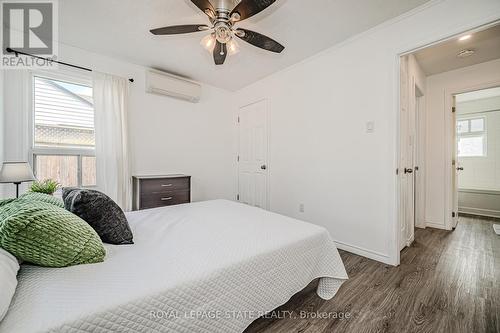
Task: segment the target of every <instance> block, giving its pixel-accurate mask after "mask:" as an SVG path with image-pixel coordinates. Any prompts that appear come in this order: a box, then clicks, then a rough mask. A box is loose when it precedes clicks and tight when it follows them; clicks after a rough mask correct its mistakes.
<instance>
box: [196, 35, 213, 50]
mask: <svg viewBox="0 0 500 333" xmlns="http://www.w3.org/2000/svg"><path fill="white" fill-rule="evenodd" d="M200 44H201V45H202V46H203V48H205V50H207V51H208V52H210V53H212V52H213V51H214V48H215V36H214V35H213V34H210V35H207V36H205V37H203V39H202V40H201V43H200Z"/></svg>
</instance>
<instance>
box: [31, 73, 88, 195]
mask: <svg viewBox="0 0 500 333" xmlns="http://www.w3.org/2000/svg"><path fill="white" fill-rule="evenodd" d="M35 77H42V78H48V79H52V80H58V81H63V82H68V83H76V84H81V85H86V86H90V87H92V86H93V84H92V77H91V76H90V75H85V74H82V73H81V72H76V71H71V70H58V71H57V72H55V71H44V70H31V71H30V75H29V80H28V87H29V88H28V89H29V90H28V91H29V103H28V104H29V105H28V109H29V117H28V125H29V126H28V127H29V133H28V142H29V160H30V164H31V166H32V168H33V173H35V177H36V158H35V156H36V155H41V156H43V155H59V156H77V157H78V171H77V178H78V184H77V186H78V187H84V186H83V185H82V170H81V165H82V157H84V156H90V157H95V156H96V153H95V149H85V148H54V147H35V136H34V133H35V109H34V105H35V103H34V101H35V89H34V82H35V81H34V78H35ZM85 187H87V188H92V187H96V186H85Z"/></svg>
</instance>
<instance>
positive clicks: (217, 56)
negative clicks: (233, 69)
mask: <svg viewBox="0 0 500 333" xmlns="http://www.w3.org/2000/svg"><path fill="white" fill-rule="evenodd" d="M226 56H227V47H226V44H222V43H219V42H218V41H217V44H215V48H214V61H215V64H216V65H222V64H224V61H226Z"/></svg>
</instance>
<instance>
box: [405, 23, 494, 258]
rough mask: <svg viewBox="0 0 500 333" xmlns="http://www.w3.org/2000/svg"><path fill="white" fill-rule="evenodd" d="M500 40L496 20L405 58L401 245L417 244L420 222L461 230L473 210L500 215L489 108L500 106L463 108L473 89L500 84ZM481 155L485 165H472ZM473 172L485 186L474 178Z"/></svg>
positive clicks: (476, 91)
mask: <svg viewBox="0 0 500 333" xmlns="http://www.w3.org/2000/svg"><path fill="white" fill-rule="evenodd" d="M499 43H500V22H493V23H491V24H488V25H485V26H484V27H479V28H477V29H474V30H470V31H466V32H463V33H460V34H458V35H455V36H453V37H450V38H448V39H446V40H443V41H441V42H438V43H435V44H432V45H428V46H425V47H422V48H419V49H417V50H413V51H410V52H409V53H406V54H403V55H401V57H400V75H401V77H400V95H399V96H400V99H399V103H400V112H399V119H398V122H399V134H398V138H399V155H398V166H397V172H396V173H397V184H398V187H397V189H398V191H399V193H398V196H397V200H398V201H397V205H398V215H397V217H398V219H399V223H398V229H397V230H396V237H398V238H399V240H398V242H397V243H396V244H397V245H399V250H402V249H403V248H405V247H406V246H409V245H411V243H412V241H413V239H414V228H415V227H417V228H428V227H430V228H436V229H444V230H453V229H454V228H456V227H457V223H458V221H459V215H460V214H466V213H467V214H472V213H475V214H477V213H481V216H488V217H490V218H491V217H500V185H498V183H499V182H500V180H499V179H500V168H499V167H498V166H499V165H500V162H491V161H488V159H489V153H490V152H492V151H498V148H499V147H500V143H499V144H498V145H495V143H494V142H492V141H491V140H492V137H490V135H491V133H492V132H495V133H500V127H496V128H495V127H491V128H490V127H489V126H490V125H491V126H494V125H493V124H489V125H488V123H489V122H490V121H489V120H488V119H485V116H484V114H481V112H484V111H489V114H494V110H493V109H496V108H498V107H496V106H492V105H491V104H489V109H488V110H485V109H483V110H480V111H477V110H476V111H475V112H479V113H477V114H475V115H474V111H469V113H468V114H467V115H463V114H462V111H461V110H462V109H463V105H464V104H463V103H464V100H467V103H469V104H470V103H471V101H472V98H473V97H472V96H471V95H470V94H476V95H481V96H483V97H484V94H485V91H483V90H485V89H491V88H498V87H500V71H499V70H498V68H500V48H498V45H500V44H499ZM467 94H469V95H467ZM476 97H477V96H476ZM489 98H493V96H491V91H490V96H489ZM489 102H491V100H490V101H489ZM485 103H486V102H485V101H484V100H483V104H485ZM464 112H465V111H464ZM483 118H484V119H483ZM415 119H416V120H415ZM460 126H461V127H460ZM460 128H462V129H460ZM471 129H473V130H472V131H471ZM459 130H461V131H463V132H461V133H458V131H459ZM466 131H468V132H466ZM494 136H495V134H493V137H494ZM466 149H469V150H471V149H472V150H475V151H473V152H471V153H466V152H465V151H466ZM464 154H477V155H479V156H475V157H473V156H464ZM474 159H476V160H481V163H479V164H476V166H472V165H470V163H471V162H472V160H474ZM471 175H473V177H475V178H476V179H478V178H480V182H481V183H480V185H479V186H478V185H474V186H472V185H470V183H469V184H467V182H468V181H469V180H470V179H471V177H472V176H471ZM488 175H489V176H488ZM493 175H494V176H493ZM487 184H490V185H487ZM491 184H494V186H493V185H491ZM479 198H481V199H479ZM479 202H481V204H479Z"/></svg>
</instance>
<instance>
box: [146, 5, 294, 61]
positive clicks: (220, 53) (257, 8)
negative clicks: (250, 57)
mask: <svg viewBox="0 0 500 333" xmlns="http://www.w3.org/2000/svg"><path fill="white" fill-rule="evenodd" d="M213 1H214V3H215V6H214V5H213V4H212V2H210V1H209V0H191V2H193V3H194V4H195V5H196V7H198V8H199V9H201V10H202V11H203V12H204V13H205V14H206V15H207V16H208V19H209V20H210V25H205V24H190V25H175V26H169V27H164V28H158V29H153V30H151V33H152V34H154V35H177V34H185V33H192V32H201V31H209V30H211V31H212V32H211V33H210V35H208V36H206V37H205V38H203V40H202V45H203V46H204V47H205V48H206V49H208V50H209V51H211V52H212V53H213V56H214V61H215V64H216V65H222V64H224V61H225V60H226V56H227V54H228V53H229V54H233V53H236V52H237V51H238V44H237V43H236V41H235V39H234V37H235V36H236V37H238V38H240V39H241V40H244V41H245V42H247V43H250V44H252V45H254V46H257V47H259V48H261V49H264V50H267V51H271V52H275V53H281V52H282V51H283V50H284V49H285V47H284V46H283V45H281V44H280V43H278V42H277V41H275V40H273V39H271V38H269V37H267V36H264V35H262V34H259V33H257V32H254V31H250V30H247V29H243V28H237V27H235V25H236V24H237V23H239V22H240V21H243V20H245V19H247V18H249V17H252V16H254V15H255V14H257V13H260V12H261V11H263V10H264V9H266V8H267V7H269V6H271V5H272V4H273V3H274V2H275V1H276V0H213Z"/></svg>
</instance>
